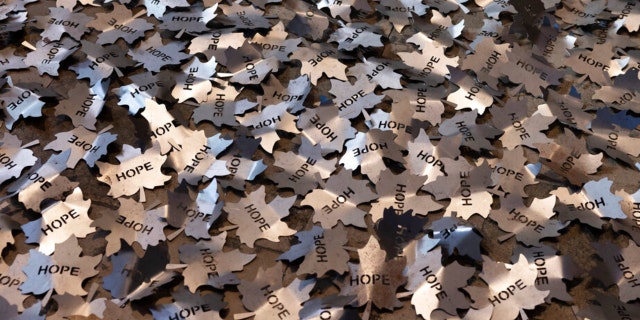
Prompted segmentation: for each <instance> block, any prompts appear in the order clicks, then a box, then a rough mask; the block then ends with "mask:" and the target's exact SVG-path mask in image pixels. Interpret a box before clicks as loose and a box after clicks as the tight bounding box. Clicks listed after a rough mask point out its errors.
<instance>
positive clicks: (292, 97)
mask: <svg viewBox="0 0 640 320" xmlns="http://www.w3.org/2000/svg"><path fill="white" fill-rule="evenodd" d="M262 88H263V90H264V95H262V105H264V106H267V105H274V104H279V103H282V102H286V103H287V104H288V106H287V111H289V112H290V113H293V114H295V113H298V112H300V111H302V110H304V109H305V106H304V101H305V99H306V98H307V95H308V94H309V91H311V83H310V82H309V77H308V76H307V75H304V74H303V75H301V76H299V77H297V78H295V79H291V80H289V83H288V84H287V87H286V88H285V87H284V86H283V85H282V84H281V83H280V80H278V78H276V76H274V75H273V74H272V75H270V77H269V81H268V82H267V84H266V85H265V84H263V85H262Z"/></svg>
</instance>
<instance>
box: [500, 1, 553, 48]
mask: <svg viewBox="0 0 640 320" xmlns="http://www.w3.org/2000/svg"><path fill="white" fill-rule="evenodd" d="M509 3H510V4H511V5H512V6H513V8H514V9H515V10H516V12H517V13H516V14H515V15H514V17H513V24H512V25H511V27H510V28H509V33H511V34H513V33H519V34H523V35H526V36H527V38H528V39H530V40H532V41H535V40H536V39H538V38H539V35H540V20H541V18H542V17H543V15H544V14H545V7H544V4H543V3H542V0H534V1H528V0H513V1H509Z"/></svg>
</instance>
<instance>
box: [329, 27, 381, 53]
mask: <svg viewBox="0 0 640 320" xmlns="http://www.w3.org/2000/svg"><path fill="white" fill-rule="evenodd" d="M376 32H377V33H376ZM378 33H380V31H379V30H378V28H377V27H375V26H373V25H370V24H368V23H362V22H357V23H348V24H346V25H344V26H342V27H341V28H338V30H336V32H334V33H333V34H331V36H330V37H329V41H332V42H337V43H338V49H339V50H347V51H351V50H355V49H357V48H358V47H360V46H361V47H365V48H367V47H382V46H384V45H383V44H382V42H381V41H380V40H381V38H382V36H381V35H380V34H378Z"/></svg>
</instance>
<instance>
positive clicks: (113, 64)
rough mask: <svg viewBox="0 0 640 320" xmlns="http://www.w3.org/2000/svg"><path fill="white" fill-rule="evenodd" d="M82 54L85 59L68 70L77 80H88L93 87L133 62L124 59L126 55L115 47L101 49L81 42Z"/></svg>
mask: <svg viewBox="0 0 640 320" xmlns="http://www.w3.org/2000/svg"><path fill="white" fill-rule="evenodd" d="M81 51H82V52H84V53H85V54H86V55H87V57H86V58H85V60H83V61H81V62H80V63H78V64H77V65H75V66H72V67H70V68H69V69H71V70H73V71H75V73H77V74H78V79H85V78H89V84H90V85H91V86H94V85H95V84H97V83H98V82H100V81H102V79H106V78H109V77H110V76H111V74H112V73H113V72H114V71H115V69H117V68H118V67H120V68H124V67H129V66H131V65H132V64H133V61H131V60H129V59H128V58H127V57H126V53H125V52H124V51H123V50H122V48H120V47H119V46H117V45H110V46H106V47H103V46H101V45H98V44H95V43H93V42H89V41H85V40H83V41H82V50H81Z"/></svg>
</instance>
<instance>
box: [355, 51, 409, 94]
mask: <svg viewBox="0 0 640 320" xmlns="http://www.w3.org/2000/svg"><path fill="white" fill-rule="evenodd" d="M394 68H395V62H394V61H391V60H387V59H380V58H371V59H364V58H363V60H362V62H358V63H356V64H355V66H353V67H351V68H349V72H347V75H350V76H354V77H356V78H358V80H363V79H364V78H365V77H364V76H366V79H367V81H369V83H375V84H377V85H378V86H380V87H381V88H382V89H390V88H391V89H402V84H401V83H400V78H401V77H402V75H401V74H399V73H396V72H395V71H394Z"/></svg>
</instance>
